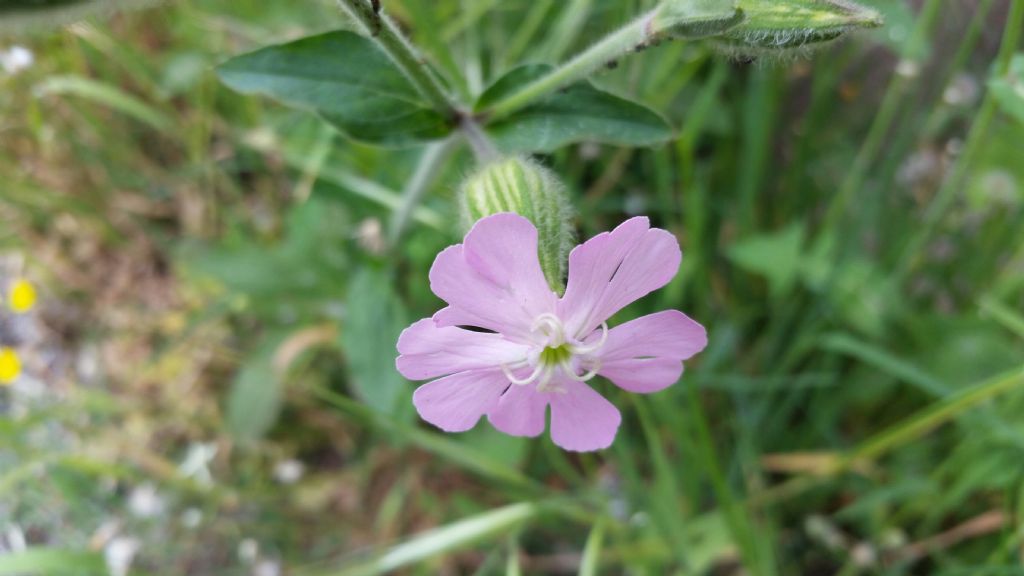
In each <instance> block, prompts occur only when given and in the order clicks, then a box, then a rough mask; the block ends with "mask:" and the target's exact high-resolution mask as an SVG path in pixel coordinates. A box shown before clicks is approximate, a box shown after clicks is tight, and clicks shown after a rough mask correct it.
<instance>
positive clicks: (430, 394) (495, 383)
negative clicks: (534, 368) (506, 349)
mask: <svg viewBox="0 0 1024 576" xmlns="http://www.w3.org/2000/svg"><path fill="white" fill-rule="evenodd" d="M510 385H511V384H510V383H509V381H508V379H507V378H505V375H504V374H503V373H502V372H501V371H500V370H475V371H469V372H459V373H458V374H452V375H451V376H446V377H444V378H441V379H438V380H434V381H432V382H427V383H426V384H424V385H422V386H420V387H419V388H417V389H416V392H414V393H413V395H412V403H413V404H414V405H415V406H416V411H417V412H419V413H420V417H421V418H423V419H424V420H426V421H427V422H430V423H431V424H433V425H434V426H437V427H438V428H440V429H441V430H444V431H445V432H465V431H466V430H469V429H470V428H472V427H473V426H476V423H477V421H478V420H480V417H481V416H483V415H484V414H486V413H488V412H490V411H491V410H493V409H494V407H495V406H497V404H498V398H499V397H500V396H501V393H502V392H504V391H505V389H506V388H507V387H509V386H510Z"/></svg>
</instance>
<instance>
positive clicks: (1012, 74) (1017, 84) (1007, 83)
mask: <svg viewBox="0 0 1024 576" xmlns="http://www.w3.org/2000/svg"><path fill="white" fill-rule="evenodd" d="M988 87H989V90H991V91H992V97H993V98H995V101H996V103H997V104H999V108H1000V109H1002V111H1003V112H1006V113H1007V114H1009V115H1010V116H1012V117H1014V118H1015V119H1016V120H1017V121H1018V122H1020V123H1021V124H1024V54H1016V55H1014V57H1013V60H1012V61H1011V62H1010V71H1009V73H1008V74H1007V75H1006V76H1005V77H1002V78H993V79H991V80H989V83H988Z"/></svg>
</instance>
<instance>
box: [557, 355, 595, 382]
mask: <svg viewBox="0 0 1024 576" xmlns="http://www.w3.org/2000/svg"><path fill="white" fill-rule="evenodd" d="M562 370H565V375H566V376H568V377H569V378H572V379H573V380H575V381H577V382H587V381H589V380H592V379H593V378H594V376H597V372H598V371H599V370H601V362H600V361H599V360H596V359H595V360H594V367H593V368H591V370H590V371H589V372H587V373H586V374H583V375H579V374H577V373H576V371H575V370H573V369H572V364H570V363H569V361H568V360H566V361H565V362H562Z"/></svg>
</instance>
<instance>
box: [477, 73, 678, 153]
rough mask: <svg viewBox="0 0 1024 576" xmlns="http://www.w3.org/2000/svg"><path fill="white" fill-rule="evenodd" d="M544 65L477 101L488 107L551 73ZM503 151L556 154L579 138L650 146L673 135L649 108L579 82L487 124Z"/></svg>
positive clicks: (483, 110) (513, 77)
mask: <svg viewBox="0 0 1024 576" xmlns="http://www.w3.org/2000/svg"><path fill="white" fill-rule="evenodd" d="M551 69H552V68H551V66H549V65H546V64H531V65H526V66H521V67H519V68H516V69H514V70H512V71H511V72H509V73H508V74H506V75H505V76H503V77H502V78H501V79H499V80H498V81H497V82H495V83H494V84H493V85H492V86H491V87H490V88H488V89H487V91H486V92H484V93H483V95H481V96H480V99H479V100H478V101H477V103H476V107H475V108H476V110H477V111H481V115H482V116H483V117H484V120H485V121H486V110H487V108H488V107H489V106H490V105H492V104H494V103H495V102H498V101H500V100H501V99H503V98H505V97H506V96H508V95H510V94H512V93H514V92H515V91H516V90H517V89H519V88H521V87H522V86H524V85H526V84H529V83H530V82H532V81H534V80H537V79H538V78H540V77H541V76H543V75H545V74H547V73H548V72H550V71H551ZM485 129H486V131H487V133H488V134H489V135H490V136H491V138H492V139H493V140H494V142H495V144H496V145H497V146H498V147H499V148H500V149H501V150H503V151H505V152H508V153H513V152H552V151H554V150H556V149H558V148H561V147H563V146H566V145H569V144H574V143H578V142H599V143H602V144H614V145H618V146H651V145H654V144H660V143H662V142H665V141H667V140H669V139H670V138H671V137H672V128H671V127H670V126H669V125H668V123H667V122H666V121H665V119H664V118H662V117H661V116H660V115H659V114H657V113H656V112H654V111H653V110H650V109H649V108H647V107H645V106H643V105H641V104H638V103H636V102H632V101H630V100H626V99H624V98H620V97H618V96H615V95H613V94H609V93H608V92H604V91H601V90H598V89H597V88H594V87H593V86H592V85H591V84H589V83H586V82H584V83H580V84H575V85H573V86H570V87H569V88H566V89H565V90H562V91H560V92H556V93H554V94H551V95H549V96H547V97H546V98H544V99H541V100H539V101H537V102H535V103H534V104H532V105H530V106H528V107H526V108H523V109H522V110H519V111H518V112H515V113H513V114H511V115H509V116H507V117H504V118H502V119H500V120H498V121H497V122H495V123H493V124H488V125H487V126H486V127H485Z"/></svg>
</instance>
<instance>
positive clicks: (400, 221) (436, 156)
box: [388, 138, 458, 246]
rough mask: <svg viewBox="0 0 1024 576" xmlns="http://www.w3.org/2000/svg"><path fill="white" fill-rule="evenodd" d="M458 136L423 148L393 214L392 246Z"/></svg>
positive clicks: (390, 234) (390, 230)
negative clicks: (400, 201) (399, 203)
mask: <svg viewBox="0 0 1024 576" xmlns="http://www.w3.org/2000/svg"><path fill="white" fill-rule="evenodd" d="M456 142H458V139H456V138H448V139H447V140H443V141H441V142H435V143H433V144H430V145H428V146H427V147H426V148H424V150H423V155H422V156H421V157H420V161H419V164H418V165H417V166H416V171H415V172H413V174H412V177H411V178H409V181H408V182H407V183H406V185H405V189H404V190H403V191H402V203H401V205H399V206H398V208H397V209H396V210H395V211H394V213H393V214H392V216H391V223H390V226H389V230H388V240H389V243H390V245H391V246H395V245H397V244H398V241H399V240H401V238H402V235H403V234H404V233H405V230H406V229H407V228H408V227H409V223H410V222H411V221H412V215H413V212H414V211H415V210H416V207H417V206H419V204H420V202H421V201H422V200H423V197H424V196H425V195H426V193H427V190H428V189H429V188H430V185H431V183H433V182H434V180H436V179H437V176H438V173H439V172H440V171H441V168H442V167H443V166H444V163H445V160H446V159H447V158H448V156H449V155H450V154H451V153H452V151H453V150H454V149H455V143H456Z"/></svg>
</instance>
